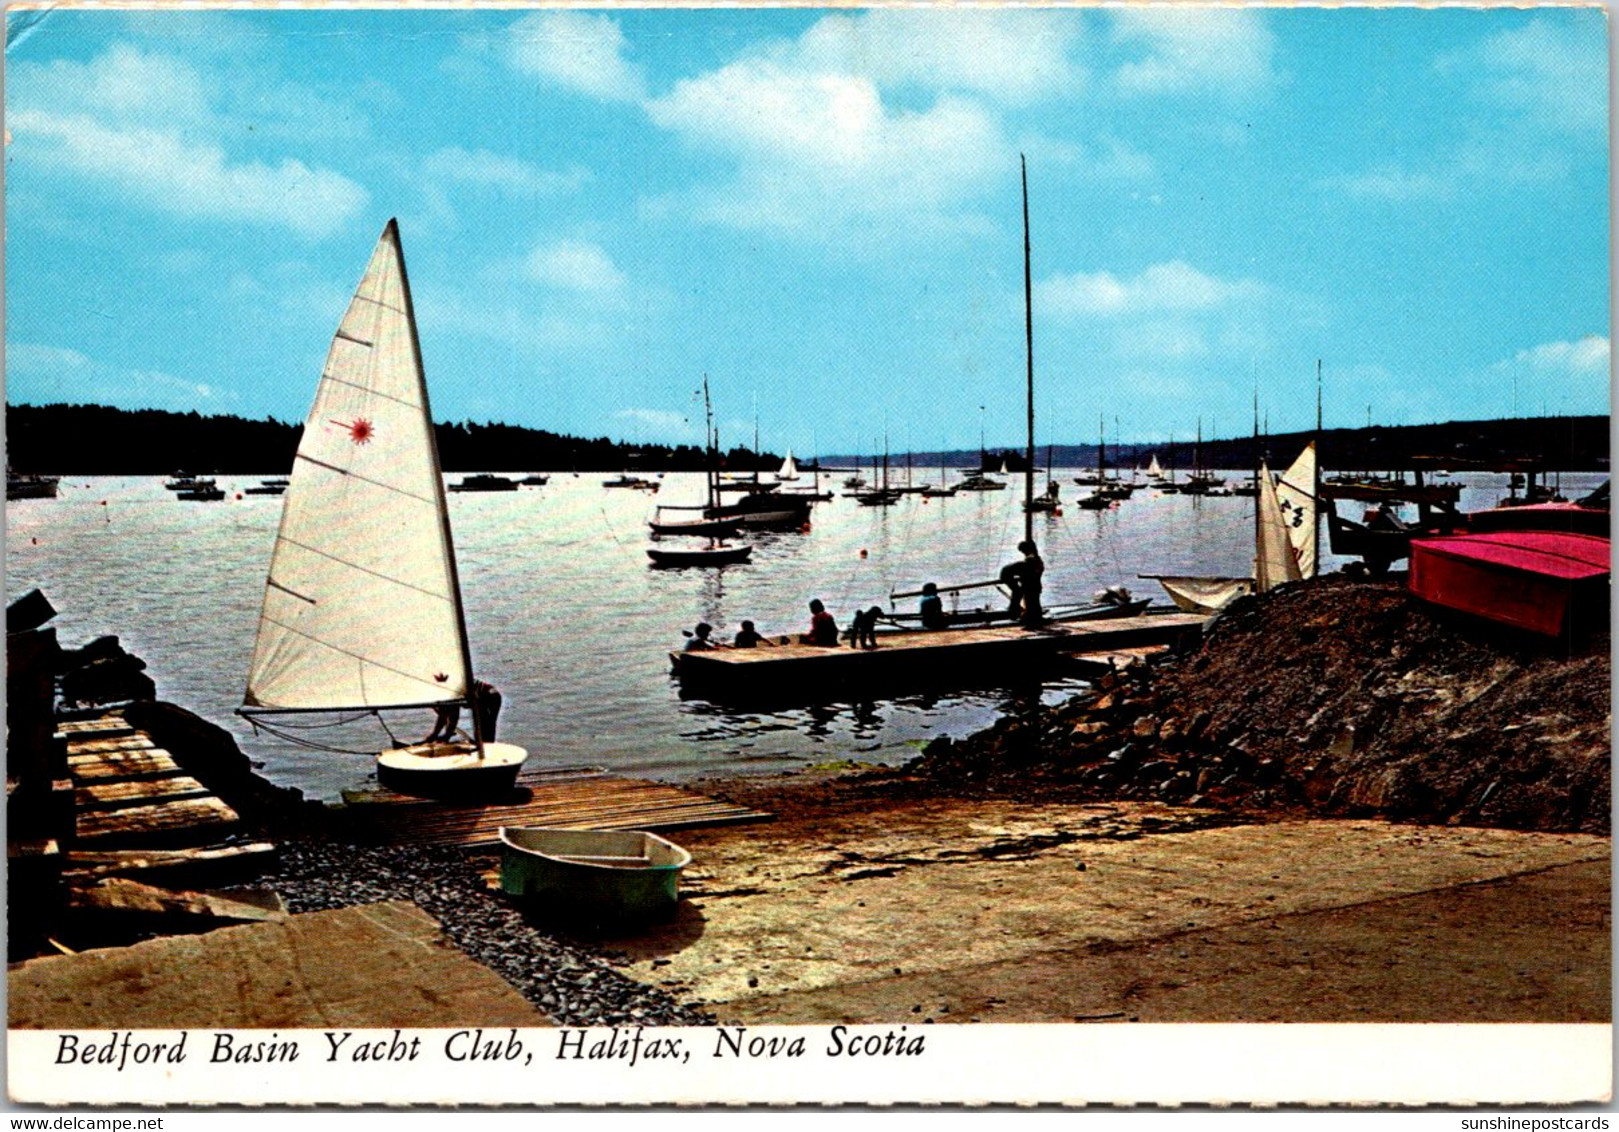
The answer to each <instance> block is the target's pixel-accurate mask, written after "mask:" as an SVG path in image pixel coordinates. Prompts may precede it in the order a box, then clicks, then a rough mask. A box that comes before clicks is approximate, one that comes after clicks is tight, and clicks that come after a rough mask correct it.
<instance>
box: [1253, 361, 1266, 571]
mask: <svg viewBox="0 0 1619 1132" xmlns="http://www.w3.org/2000/svg"><path fill="white" fill-rule="evenodd" d="M1253 459H1254V582H1255V588H1256V589H1257V588H1258V581H1259V574H1260V569H1259V547H1260V539H1261V538H1262V537H1263V536H1264V528H1263V527H1262V525H1261V522H1260V515H1259V512H1260V507H1259V490H1260V489H1259V470H1260V463H1261V461H1260V459H1259V378H1258V376H1257V375H1255V377H1254V447H1253Z"/></svg>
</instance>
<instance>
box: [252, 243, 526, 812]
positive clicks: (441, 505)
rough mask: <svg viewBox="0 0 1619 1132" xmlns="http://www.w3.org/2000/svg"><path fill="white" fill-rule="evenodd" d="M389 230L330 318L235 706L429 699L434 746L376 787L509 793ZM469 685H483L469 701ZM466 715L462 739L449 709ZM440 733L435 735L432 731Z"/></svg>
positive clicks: (507, 754)
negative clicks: (477, 674)
mask: <svg viewBox="0 0 1619 1132" xmlns="http://www.w3.org/2000/svg"><path fill="white" fill-rule="evenodd" d="M445 499H446V497H445V492H444V477H443V475H442V473H441V471H440V468H439V459H438V448H437V444H436V443H435V440H434V435H433V418H432V412H431V409H430V407H429V403H428V396H427V381H426V376H425V374H424V372H423V367H422V354H421V344H420V341H419V339H418V337H417V328H416V316H415V310H414V307H413V305H412V303H411V295H410V283H409V279H408V277H407V276H406V273H405V259H404V253H403V251H402V250H401V247H400V240H399V226H398V222H397V221H395V220H390V221H389V222H388V224H387V226H386V227H385V228H384V229H383V232H382V235H381V237H380V238H379V239H378V241H377V245H376V248H375V250H374V251H373V252H372V255H371V259H370V261H369V263H368V264H367V266H366V269H365V274H364V275H363V277H362V278H361V280H360V284H359V287H358V288H357V289H356V291H355V293H354V297H353V299H352V300H351V301H350V303H349V306H348V309H347V310H346V312H345V313H344V315H343V319H342V321H341V323H340V324H339V325H338V328H337V332H336V334H335V335H334V336H333V338H332V345H331V348H330V350H329V351H328V353H327V356H326V365H325V368H324V369H323V371H322V373H321V377H320V381H319V383H318V384H317V386H316V390H315V398H314V403H313V404H312V405H311V407H310V410H309V416H308V419H307V420H306V421H305V424H304V430H303V436H302V439H301V440H300V442H299V445H298V451H297V454H296V456H295V458H294V461H293V469H292V475H291V477H290V483H289V485H288V487H287V491H286V496H285V503H284V506H283V509H282V513H281V525H280V529H279V531H278V532H277V535H276V541H275V548H274V550H273V551H272V553H271V558H270V569H269V575H268V578H267V580H266V585H265V590H264V603H263V608H262V611H261V613H260V617H259V627H258V636H257V638H256V641H255V644H254V650H253V660H252V664H251V667H250V669H249V672H248V679H247V689H246V693H245V695H244V697H243V698H244V703H243V706H242V707H241V708H240V709H238V710H239V711H240V713H241V714H242V715H243V716H245V717H247V718H249V719H252V720H255V721H259V720H262V719H265V718H266V717H274V716H278V715H285V714H291V713H301V712H330V713H341V712H353V711H361V712H367V713H371V714H377V715H379V717H380V712H381V711H382V710H383V709H394V708H434V709H438V710H439V711H440V726H438V727H435V729H434V735H433V739H434V741H431V742H429V741H424V742H422V743H419V744H416V745H413V746H406V747H397V748H394V749H390V750H386V751H383V752H381V753H380V754H378V755H377V762H376V765H377V776H378V779H379V781H381V782H382V783H383V784H384V785H386V786H390V787H392V788H395V789H400V790H403V791H406V792H409V793H417V794H427V795H440V794H448V793H456V794H460V793H464V792H467V791H479V792H482V791H498V790H501V789H505V788H509V787H510V786H511V784H512V783H513V782H514V781H515V779H516V776H517V771H518V769H519V768H520V767H521V765H522V763H523V761H524V760H525V759H526V758H527V752H526V751H524V750H523V749H522V748H521V747H517V746H513V745H511V744H509V743H495V742H492V741H491V740H492V738H493V736H492V734H491V735H488V736H486V734H485V732H486V731H489V730H491V728H490V727H489V726H488V725H489V724H492V722H493V720H492V717H489V716H487V715H486V713H488V712H489V709H490V707H491V706H492V702H493V700H494V696H493V689H487V686H482V685H480V684H479V683H478V682H477V681H475V680H474V679H473V671H472V658H471V651H470V649H469V647H468V643H467V628H466V616H465V613H464V611H463V607H462V602H461V584H460V578H459V576H458V574H457V570H456V558H455V548H454V543H453V541H452V538H451V533H450V519H449V509H448V506H447V505H446V502H445ZM480 688H486V689H487V690H486V691H485V692H484V694H483V695H482V696H480V694H479V693H480ZM462 707H468V708H470V709H471V711H470V715H471V717H472V734H471V739H470V742H468V741H465V740H464V739H463V738H460V737H457V736H456V733H455V729H454V725H453V723H452V722H450V720H451V713H454V716H455V717H458V716H459V711H460V709H461V708H462ZM441 732H442V734H441Z"/></svg>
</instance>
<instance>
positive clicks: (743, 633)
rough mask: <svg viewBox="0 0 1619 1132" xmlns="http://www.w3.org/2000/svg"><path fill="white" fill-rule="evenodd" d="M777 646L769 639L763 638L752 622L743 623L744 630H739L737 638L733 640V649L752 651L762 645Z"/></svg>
mask: <svg viewBox="0 0 1619 1132" xmlns="http://www.w3.org/2000/svg"><path fill="white" fill-rule="evenodd" d="M773 644H775V642H774V641H772V640H771V639H770V638H769V637H761V636H760V635H759V631H758V630H757V629H755V628H754V627H753V622H752V621H744V622H742V628H740V629H738V630H737V633H736V636H735V637H732V638H731V647H732V648H733V649H752V648H758V647H759V646H760V645H773Z"/></svg>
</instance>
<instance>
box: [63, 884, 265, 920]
mask: <svg viewBox="0 0 1619 1132" xmlns="http://www.w3.org/2000/svg"><path fill="white" fill-rule="evenodd" d="M67 905H68V907H69V908H71V909H73V910H74V911H76V912H79V913H97V914H113V915H135V916H141V917H143V918H152V917H158V918H162V919H166V920H168V919H172V920H176V921H180V920H186V919H203V920H209V921H219V922H222V923H237V924H249V923H261V922H263V921H265V920H284V919H286V917H287V913H286V909H285V908H284V907H274V908H271V907H265V906H264V905H263V904H260V903H250V902H248V901H244V900H236V899H233V898H231V897H229V896H221V895H219V894H217V893H212V892H186V891H183V890H181V891H175V890H173V889H168V888H159V887H157V886H155V885H150V884H142V883H140V882H139V881H134V880H130V879H129V878H128V877H107V878H106V879H103V880H99V881H97V882H95V883H94V884H92V885H89V886H87V887H83V888H70V889H69V890H68V899H67ZM174 926H179V925H178V924H176V925H174Z"/></svg>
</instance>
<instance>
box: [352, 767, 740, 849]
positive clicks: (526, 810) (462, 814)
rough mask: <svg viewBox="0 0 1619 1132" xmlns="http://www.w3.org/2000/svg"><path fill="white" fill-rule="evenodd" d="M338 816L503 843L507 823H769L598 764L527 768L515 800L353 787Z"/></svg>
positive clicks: (386, 830)
mask: <svg viewBox="0 0 1619 1132" xmlns="http://www.w3.org/2000/svg"><path fill="white" fill-rule="evenodd" d="M343 799H344V803H345V804H344V806H343V808H342V811H341V814H340V817H339V820H340V822H341V823H342V824H343V825H344V826H345V827H346V829H347V832H348V833H349V834H350V835H351V836H353V837H355V838H357V839H360V840H365V841H370V842H374V843H380V844H389V845H397V844H407V843H409V844H417V845H458V846H462V847H465V848H474V847H479V846H489V845H494V844H497V843H498V841H499V839H500V827H501V826H503V825H526V826H544V827H548V828H552V829H648V830H657V829H680V828H691V827H694V826H707V825H729V824H734V823H738V822H750V821H768V820H769V819H770V816H771V815H769V814H767V813H762V812H760V811H758V810H750V809H748V808H746V807H744V806H737V805H733V804H731V803H729V802H722V801H719V800H718V799H716V798H709V797H707V796H705V795H702V794H699V793H697V792H695V791H692V790H685V789H682V788H680V787H678V786H667V785H664V784H662V783H657V782H646V781H643V780H641V779H634V778H620V777H618V776H617V775H613V774H609V773H607V772H606V771H605V770H601V769H600V768H595V767H561V768H553V769H549V770H544V769H542V770H535V771H528V772H525V773H524V774H523V775H521V776H519V778H518V781H517V789H516V790H514V791H513V793H512V796H511V798H510V799H509V800H507V801H503V802H497V803H489V804H484V805H478V804H468V803H465V802H448V801H446V802H439V801H432V800H429V799H424V798H415V797H411V796H410V795H406V794H397V793H394V792H393V791H390V790H381V789H378V790H366V791H347V792H345V793H344V795H343Z"/></svg>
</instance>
